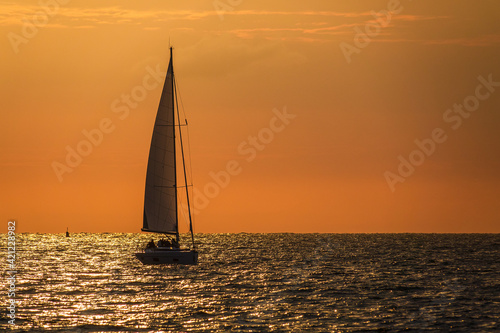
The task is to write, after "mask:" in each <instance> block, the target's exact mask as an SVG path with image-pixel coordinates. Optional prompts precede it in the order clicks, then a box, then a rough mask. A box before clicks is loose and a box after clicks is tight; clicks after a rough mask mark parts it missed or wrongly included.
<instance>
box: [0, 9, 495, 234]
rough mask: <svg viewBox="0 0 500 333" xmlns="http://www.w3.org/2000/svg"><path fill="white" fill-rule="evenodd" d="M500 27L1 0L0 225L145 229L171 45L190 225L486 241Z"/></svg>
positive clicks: (463, 18)
mask: <svg viewBox="0 0 500 333" xmlns="http://www.w3.org/2000/svg"><path fill="white" fill-rule="evenodd" d="M41 3H42V4H43V3H47V4H49V5H41ZM214 4H215V5H216V6H215V7H217V9H216V8H215V7H214ZM377 13H378V14H377ZM499 18H500V3H499V2H498V1H493V0H492V1H486V0H485V1H474V2H470V1H465V0H460V1H457V0H450V1H418V2H417V1H413V2H411V1H404V0H401V2H399V3H398V1H360V2H354V3H353V2H352V1H308V2H294V3H293V4H292V3H291V1H284V0H283V1H228V0H220V1H215V2H212V1H205V2H200V1H183V2H181V3H179V2H178V1H165V0H161V1H160V0H156V1H148V2H147V3H141V2H138V1H128V0H120V1H107V0H99V1H97V0H85V1H81V0H72V1H67V0H59V2H57V1H56V0H47V1H46V2H44V1H42V2H40V3H39V2H38V1H15V2H14V1H12V2H11V1H3V2H2V3H1V4H0V35H1V36H3V37H2V38H1V39H0V46H1V50H2V51H1V55H2V61H1V62H0V66H1V70H2V71H1V73H2V75H1V76H0V84H1V88H2V89H1V90H2V98H1V99H0V106H1V119H0V135H1V136H2V140H1V141H0V180H1V184H2V191H1V192H0V200H1V203H2V204H1V206H0V217H1V219H0V220H3V221H4V222H5V223H6V222H7V220H8V219H17V221H18V229H17V231H18V232H64V231H65V230H66V227H69V229H70V231H74V232H139V231H140V228H141V226H142V205H143V196H144V180H145V172H146V163H147V154H148V150H149V142H150V139H151V130H152V126H153V122H154V117H155V113H156V108H157V105H158V101H159V97H160V86H161V85H158V84H157V83H156V81H155V76H154V75H153V74H152V73H155V72H156V71H157V69H160V72H161V71H165V70H166V67H167V63H168V47H169V39H170V42H171V44H172V45H173V46H174V57H175V60H174V61H175V62H174V64H175V65H174V66H175V73H176V78H177V82H178V86H179V89H180V93H181V97H182V102H183V105H184V109H185V111H186V113H187V117H188V120H189V125H190V129H189V130H190V135H191V137H190V145H191V155H192V165H193V178H194V185H195V191H197V193H198V195H197V196H196V197H195V201H196V203H197V207H196V210H197V212H196V214H195V230H196V231H197V232H334V233H335V232H339V233H340V232H500V209H499V206H500V205H499V198H500V186H499V185H500V171H499V170H500V160H499V157H500V155H499V152H500V131H499V130H498V128H499V125H500V114H499V105H500V62H499V59H500V25H499V24H498V21H499ZM366 29H368V30H366ZM359 31H367V33H368V34H369V35H364V36H362V35H360V34H359ZM155 75H157V74H155ZM481 78H482V79H481ZM487 81H490V83H489V84H488V83H487ZM484 82H486V84H485V83H484ZM497 82H498V83H497ZM127 95H128V96H129V98H131V100H129V102H128V103H129V104H126V103H127V102H126V101H125V98H127V97H126V96H127ZM124 96H125V97H124ZM130 96H132V97H130ZM134 96H135V97H134ZM454 104H456V105H458V106H459V105H460V104H466V105H465V106H466V107H467V108H468V109H467V110H472V111H467V110H466V109H464V108H465V106H464V107H463V108H462V110H461V111H457V110H458V109H456V110H454ZM449 109H450V111H448V110H449ZM273 110H274V111H273ZM276 113H279V114H281V115H283V114H284V113H287V114H290V115H293V116H295V117H293V116H289V118H285V119H284V120H282V119H279V118H276V119H274V118H275V117H276ZM103 122H104V125H102V123H103ZM106 122H108V123H106ZM99 126H103V127H104V130H107V132H108V133H104V134H103V135H102V138H101V137H100V136H99V135H97V136H94V140H95V142H97V144H95V145H91V146H90V148H89V146H85V145H86V143H82V142H84V141H85V140H87V139H86V137H85V135H84V134H83V133H82V131H84V130H86V131H90V132H91V133H96V132H95V131H94V132H92V130H94V129H96V128H99ZM436 129H441V132H442V133H441V134H442V136H441V139H442V137H443V136H445V137H446V139H445V140H441V141H443V142H438V143H434V144H431V143H429V140H431V139H432V135H433V134H432V133H433V131H435V130H436ZM251 137H256V138H257V139H252V138H251ZM252 140H257V141H252ZM415 140H420V141H422V140H423V142H426V143H427V146H424V150H425V149H426V148H425V147H427V149H431V148H432V147H431V146H434V147H433V149H431V150H429V151H428V154H427V155H425V154H424V153H425V152H419V151H418V149H419V148H418V146H417V145H416V143H415ZM79 145H80V149H90V150H91V151H89V153H88V155H87V156H84V157H82V160H81V161H80V162H79V163H77V162H75V161H73V162H74V164H75V165H76V166H74V167H70V166H68V163H67V161H66V155H67V147H68V146H69V147H70V149H77V147H78V146H79ZM400 156H401V157H400ZM410 157H411V159H412V160H413V161H414V162H415V163H416V164H418V165H417V166H410V168H412V169H414V170H413V171H408V170H404V167H400V163H401V158H403V159H405V160H406V161H408V160H409V159H410ZM230 161H234V162H231V163H233V165H232V167H233V169H232V170H231V171H232V172H233V175H231V176H230V178H229V183H228V184H222V185H224V186H221V185H220V184H219V185H217V183H216V182H215V181H214V180H213V177H212V176H211V175H213V174H218V173H220V172H221V171H223V170H226V168H227V164H228V162H230ZM54 163H56V164H57V165H59V166H60V165H65V166H66V168H68V169H71V170H72V171H71V172H62V173H61V171H60V172H59V176H58V174H57V172H56V171H55V170H54ZM58 163H59V164H58ZM408 163H410V162H408ZM235 165H236V166H237V168H234V166H235ZM407 167H408V166H407ZM398 168H399V169H400V171H401V170H402V173H403V174H404V173H405V172H406V174H405V175H402V174H401V172H400V171H398ZM60 170H61V169H60ZM65 170H67V169H65ZM398 177H399V178H398ZM388 178H389V180H390V181H387V179H388ZM395 179H396V180H395ZM223 180H224V181H226V179H223ZM401 180H404V182H401ZM200 193H201V194H200ZM5 225H6V224H5ZM181 226H182V227H183V230H185V223H184V222H181Z"/></svg>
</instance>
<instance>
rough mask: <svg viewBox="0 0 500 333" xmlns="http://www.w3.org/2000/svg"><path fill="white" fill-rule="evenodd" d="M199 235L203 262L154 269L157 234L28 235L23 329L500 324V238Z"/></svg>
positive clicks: (21, 249) (21, 248)
mask: <svg viewBox="0 0 500 333" xmlns="http://www.w3.org/2000/svg"><path fill="white" fill-rule="evenodd" d="M183 237H186V236H183ZM196 237H197V243H198V244H199V252H200V262H199V264H198V265H196V266H144V265H142V264H141V263H140V262H139V261H138V260H137V259H135V257H134V255H133V254H134V252H135V250H136V249H137V248H138V247H139V246H141V245H143V244H145V243H147V241H148V240H149V239H151V235H146V234H88V233H80V234H72V235H71V237H69V238H66V237H64V234H18V235H17V244H18V245H17V258H16V264H17V267H18V269H17V270H18V273H17V281H16V288H17V290H16V300H17V301H18V304H17V311H18V312H17V316H18V317H17V318H16V329H17V331H26V332H36V331H44V330H60V331H62V332H68V331H69V332H94V331H137V332H141V331H144V332H146V331H168V332H188V331H206V332H225V331H233V332H240V331H241V332H243V331H245V332H246V331H252V330H253V331H258V332H267V331H285V332H332V331H339V332H340V331H342V332H351V331H356V330H370V329H395V330H404V329H414V330H425V329H427V328H436V329H446V328H447V327H451V326H453V327H454V329H455V331H467V330H470V329H471V328H474V327H481V328H483V329H485V330H489V329H492V328H495V327H498V323H497V319H495V318H497V315H498V313H499V312H500V311H498V310H499V305H498V304H499V303H498V302H497V303H495V302H494V300H493V298H494V296H493V295H494V293H493V292H492V290H493V289H494V288H498V287H499V281H498V279H497V277H495V273H494V272H498V270H499V269H500V267H499V265H500V264H499V262H498V257H499V256H498V249H499V244H500V240H499V236H498V235H461V236H460V235H383V234H382V235H380V234H379V235H347V234H344V235H334V234H331V235H324V234H302V235H301V234H233V235H230V234H210V235H207V234H202V235H197V236H196ZM3 241H5V235H4V237H3ZM4 244H5V242H4ZM2 265H3V266H2V269H4V271H5V270H6V264H5V262H4V263H2ZM478 286H485V287H484V288H486V289H487V288H490V287H491V288H493V289H491V290H489V292H488V290H486V289H485V290H483V289H480V288H479V287H478ZM474 288H475V289H474ZM478 288H479V289H478ZM497 290H498V289H497ZM1 297H2V299H1V300H2V302H3V304H6V303H7V299H6V295H5V293H3V294H2V296H1ZM484 302H490V303H488V304H490V306H489V307H488V308H483V309H482V312H481V314H482V316H483V317H482V318H483V319H481V320H479V319H475V317H473V316H472V315H471V314H473V313H474V311H475V309H477V308H478V307H479V306H481V304H482V303H484ZM495 304H496V305H495ZM6 320H7V318H6V317H5V314H4V315H3V317H2V327H3V328H6V327H8V325H7V324H6Z"/></svg>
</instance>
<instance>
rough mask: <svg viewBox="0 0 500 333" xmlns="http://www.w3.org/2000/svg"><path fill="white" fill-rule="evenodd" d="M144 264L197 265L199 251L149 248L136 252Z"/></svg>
mask: <svg viewBox="0 0 500 333" xmlns="http://www.w3.org/2000/svg"><path fill="white" fill-rule="evenodd" d="M135 256H136V257H137V259H139V260H140V261H141V262H142V263H143V264H144V265H160V264H180V265H196V264H197V263H198V252H197V251H192V250H171V249H161V248H160V249H158V248H157V249H148V250H145V251H144V252H138V253H136V254H135Z"/></svg>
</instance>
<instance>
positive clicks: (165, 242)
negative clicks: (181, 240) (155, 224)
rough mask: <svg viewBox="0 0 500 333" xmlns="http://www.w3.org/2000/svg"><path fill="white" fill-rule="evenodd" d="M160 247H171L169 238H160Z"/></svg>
mask: <svg viewBox="0 0 500 333" xmlns="http://www.w3.org/2000/svg"><path fill="white" fill-rule="evenodd" d="M158 247H170V242H169V241H168V239H167V240H165V239H160V240H159V241H158Z"/></svg>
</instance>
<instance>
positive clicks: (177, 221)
mask: <svg viewBox="0 0 500 333" xmlns="http://www.w3.org/2000/svg"><path fill="white" fill-rule="evenodd" d="M170 63H171V65H172V111H173V112H172V126H173V127H174V130H173V138H174V175H175V180H174V189H175V205H177V155H176V153H175V146H176V145H175V100H176V98H177V97H176V96H175V88H174V58H173V55H172V46H170ZM181 140H182V138H181ZM181 145H182V141H181ZM181 150H182V146H181ZM175 240H176V241H177V243H179V209H176V210H175Z"/></svg>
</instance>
